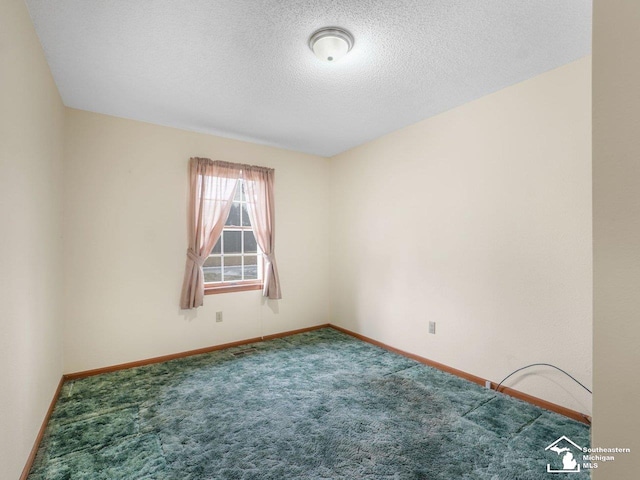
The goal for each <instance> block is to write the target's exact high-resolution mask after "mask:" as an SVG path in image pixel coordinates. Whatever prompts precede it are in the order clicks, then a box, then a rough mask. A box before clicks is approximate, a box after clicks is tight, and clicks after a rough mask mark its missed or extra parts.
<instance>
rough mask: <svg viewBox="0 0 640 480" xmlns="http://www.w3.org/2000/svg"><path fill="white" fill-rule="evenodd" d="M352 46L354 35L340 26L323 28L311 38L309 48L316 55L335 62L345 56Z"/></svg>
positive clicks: (321, 58)
mask: <svg viewBox="0 0 640 480" xmlns="http://www.w3.org/2000/svg"><path fill="white" fill-rule="evenodd" d="M351 47H353V35H351V34H350V33H349V32H347V31H346V30H345V29H343V28H339V27H326V28H321V29H320V30H317V31H316V32H314V33H313V35H311V37H310V38H309V48H311V50H313V53H315V55H316V57H318V58H319V59H320V60H324V61H327V62H335V61H337V60H339V59H340V58H342V57H344V56H345V55H346V54H347V53H348V52H349V50H351Z"/></svg>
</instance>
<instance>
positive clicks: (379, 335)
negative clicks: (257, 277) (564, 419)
mask: <svg viewBox="0 0 640 480" xmlns="http://www.w3.org/2000/svg"><path fill="white" fill-rule="evenodd" d="M590 68H591V63H590V59H589V58H583V59H581V60H578V61H576V62H573V63H571V64H568V65H566V66H563V67H561V68H558V69H556V70H553V71H551V72H548V73H545V74H543V75H540V76H538V77H536V78H533V79H531V80H528V81H525V82H523V83H520V84H518V85H515V86H512V87H510V88H507V89H504V90H502V91H499V92H497V93H495V94H492V95H489V96H487V97H484V98H481V99H479V100H477V101H474V102H471V103H468V104H465V105H463V106H461V107H458V108H456V109H453V110H451V111H448V112H446V113H443V114H441V115H438V116H436V117H433V118H431V119H427V120H424V121H422V122H420V123H417V124H415V125H412V126H409V127H406V128H404V129H402V130H399V131H397V132H394V133H392V134H389V135H387V136H385V137H382V138H380V139H377V140H374V141H372V142H370V143H367V144H365V145H363V146H361V147H358V148H355V149H353V150H351V151H348V152H346V153H344V154H341V155H338V156H337V157H334V158H333V159H332V172H331V173H332V177H331V178H332V182H331V187H332V188H331V192H332V193H331V198H332V206H331V208H332V218H333V222H332V224H331V230H332V235H331V240H332V243H331V265H332V271H331V279H332V287H333V288H332V299H333V307H332V308H333V310H332V318H333V320H334V321H335V322H336V323H337V324H339V325H341V326H343V327H345V328H348V329H351V330H354V331H356V332H359V333H361V334H363V335H366V336H369V337H372V338H374V339H376V340H379V341H382V342H385V343H388V344H390V345H393V346H395V347H398V348H401V349H403V350H406V351H409V352H412V353H415V354H418V355H422V356H424V357H427V358H429V359H432V360H435V361H438V362H441V363H444V364H447V365H450V366H452V367H455V368H458V369H460V370H464V371H466V372H470V373H473V374H475V375H478V376H481V377H484V378H488V379H491V380H493V381H500V380H501V379H502V378H503V377H505V376H506V375H507V374H508V373H510V372H511V371H513V370H515V369H516V368H519V367H522V366H524V365H527V364H529V363H534V362H548V363H552V364H555V365H558V366H560V367H561V368H564V369H565V370H567V371H569V372H570V373H572V374H573V375H574V376H576V377H578V378H579V379H581V380H582V381H583V382H584V383H586V384H587V385H590V384H591V363H592V359H591V325H592V321H591V318H592V308H591V302H592V272H591V269H592V261H591V142H590V137H591V105H590V99H591V89H590ZM430 320H431V321H435V322H436V323H437V333H436V335H429V334H428V322H429V321H430ZM528 373H529V374H531V375H520V376H518V377H515V378H512V379H511V380H510V381H509V383H508V385H510V386H512V387H514V388H516V389H519V390H521V391H524V392H526V393H529V394H531V395H535V396H538V397H541V398H544V399H546V400H549V401H552V402H555V403H558V404H561V405H564V406H567V407H569V408H573V409H576V410H579V411H582V412H586V413H590V411H591V398H590V396H589V394H588V393H587V392H585V391H583V390H581V389H580V388H579V387H578V386H577V385H575V384H573V383H572V382H571V381H570V380H568V379H566V378H564V377H562V376H561V375H560V374H558V373H557V372H555V371H553V370H550V369H536V370H531V371H529V372H528ZM534 373H535V375H533V374H534Z"/></svg>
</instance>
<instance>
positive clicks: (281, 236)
mask: <svg viewBox="0 0 640 480" xmlns="http://www.w3.org/2000/svg"><path fill="white" fill-rule="evenodd" d="M191 156H203V157H209V158H213V159H220V160H226V161H230V162H243V163H252V164H256V165H264V166H267V167H273V168H275V169H276V191H275V197H276V225H277V226H276V256H277V260H278V267H279V270H280V275H281V283H282V291H283V299H282V300H281V301H279V302H275V301H269V302H265V301H264V300H263V298H262V296H261V292H259V291H252V292H240V293H231V294H223V295H209V296H206V297H205V302H204V303H205V304H204V307H202V308H199V309H197V310H193V311H180V310H179V308H178V301H179V297H180V289H181V282H182V278H183V275H184V264H185V252H186V247H187V232H186V228H187V227H186V208H187V189H188V182H187V163H188V160H189V157H191ZM64 175H65V184H66V188H65V197H64V231H65V245H64V249H65V253H64V262H65V266H66V277H65V296H64V305H65V322H66V323H65V371H66V372H75V371H79V370H85V369H91V368H95V367H104V366H107V365H113V364H117V363H121V362H128V361H133V360H139V359H144V358H149V357H154V356H158V355H163V354H169V353H174V352H181V351H185V350H191V349H195V348H200V347H205V346H210V345H216V344H222V343H226V342H231V341H235V340H241V339H246V338H252V337H257V336H260V335H262V334H271V333H277V332H281V331H286V330H293V329H297V328H303V327H307V326H312V325H317V324H321V323H326V322H328V320H329V315H328V284H329V279H328V263H329V262H328V246H327V242H326V239H327V237H328V231H327V225H328V208H327V206H328V203H329V198H328V178H329V177H328V175H329V161H328V160H327V159H324V158H321V157H315V156H312V155H306V154H301V153H295V152H291V151H286V150H281V149H277V148H272V147H265V146H260V145H255V144H250V143H245V142H240V141H236V140H229V139H223V138H219V137H214V136H210V135H203V134H197V133H190V132H186V131H181V130H176V129H172V128H166V127H160V126H156V125H151V124H146V123H141V122H135V121H130V120H123V119H119V118H115V117H109V116H104V115H98V114H94V113H87V112H82V111H78V110H71V109H68V110H67V116H66V158H65V169H64ZM216 311H223V317H224V321H223V322H222V323H216V322H215V312H216Z"/></svg>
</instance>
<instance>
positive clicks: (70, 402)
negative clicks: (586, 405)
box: [28, 328, 589, 480]
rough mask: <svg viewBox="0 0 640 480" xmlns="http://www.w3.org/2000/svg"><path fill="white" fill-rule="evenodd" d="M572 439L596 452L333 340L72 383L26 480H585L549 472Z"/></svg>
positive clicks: (554, 419) (541, 422)
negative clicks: (562, 443) (563, 443)
mask: <svg viewBox="0 0 640 480" xmlns="http://www.w3.org/2000/svg"><path fill="white" fill-rule="evenodd" d="M563 435H565V436H567V437H569V438H570V439H571V440H572V441H573V442H575V443H576V444H578V445H579V446H582V447H584V446H588V445H589V428H588V427H587V426H585V425H583V424H581V423H578V422H575V421H573V420H570V419H567V418H565V417H562V416H560V415H557V414H555V413H552V412H548V411H545V410H541V409H539V408H537V407H534V406H532V405H529V404H527V403H524V402H521V401H519V400H516V399H513V398H511V397H507V396H504V395H502V394H498V393H496V392H494V391H490V390H486V389H484V388H481V387H480V386H478V385H475V384H473V383H470V382H467V381H465V380H462V379H460V378H457V377H454V376H452V375H449V374H446V373H443V372H441V371H438V370H435V369H433V368H430V367H427V366H424V365H422V364H419V363H417V362H415V361H413V360H410V359H407V358H405V357H402V356H400V355H397V354H394V353H391V352H388V351H386V350H383V349H381V348H378V347H375V346H373V345H370V344H368V343H364V342H362V341H359V340H357V339H354V338H352V337H350V336H347V335H344V334H342V333H340V332H337V331H336V330H333V329H330V328H326V329H321V330H315V331H312V332H307V333H303V334H298V335H293V336H290V337H286V338H282V339H277V340H271V341H266V342H260V343H255V344H252V345H250V346H243V347H236V348H231V349H226V350H221V351H217V352H213V353H209V354H203V355H197V356H193V357H188V358H183V359H179V360H172V361H169V362H165V363H160V364H155V365H149V366H145V367H139V368H134V369H129V370H122V371H118V372H114V373H109V374H103V375H98V376H94V377H89V378H85V379H82V380H75V381H69V382H66V383H65V384H64V386H63V389H62V392H61V395H60V398H59V399H58V401H57V403H56V406H55V409H54V412H53V414H52V417H51V419H50V421H49V424H48V427H47V431H46V433H45V436H44V439H43V441H42V443H41V445H40V449H39V451H38V454H37V456H36V460H35V462H34V464H33V468H32V470H31V473H30V475H29V477H28V478H29V480H45V479H46V480H62V479H73V480H80V479H82V480H85V479H86V480H99V479H104V480H112V479H126V480H129V479H149V480H150V479H155V480H174V479H175V480H203V479H242V480H249V479H260V480H262V479H277V480H285V479H327V480H335V479H350V480H354V479H371V480H373V479H416V480H417V479H424V480H432V479H433V480H439V479H443V480H444V479H446V480H454V479H463V480H466V479H468V480H471V479H486V480H498V479H499V480H502V479H508V480H519V479H522V480H530V479H531V480H537V479H545V478H552V479H553V480H558V479H561V478H565V477H566V478H569V479H572V480H580V479H586V478H589V473H588V471H584V470H583V471H582V472H580V473H571V474H569V473H559V474H554V475H550V474H547V473H546V469H547V465H548V464H550V465H551V467H552V468H560V469H561V468H562V467H563V464H562V462H561V461H559V460H561V456H560V454H559V453H556V452H554V451H552V450H546V451H545V447H547V446H548V445H550V444H551V443H552V442H554V441H555V440H556V439H558V438H559V437H561V436H563ZM576 459H579V460H578V461H579V462H580V461H581V456H578V455H577V454H576Z"/></svg>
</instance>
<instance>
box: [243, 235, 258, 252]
mask: <svg viewBox="0 0 640 480" xmlns="http://www.w3.org/2000/svg"><path fill="white" fill-rule="evenodd" d="M257 252H258V244H257V243H256V237H255V235H254V234H253V232H252V231H250V230H245V232H244V253H257Z"/></svg>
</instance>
